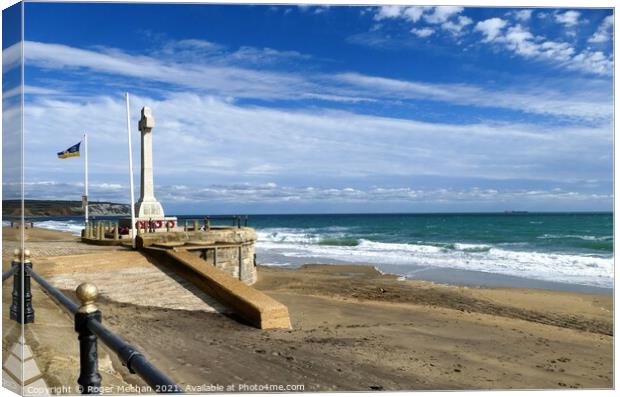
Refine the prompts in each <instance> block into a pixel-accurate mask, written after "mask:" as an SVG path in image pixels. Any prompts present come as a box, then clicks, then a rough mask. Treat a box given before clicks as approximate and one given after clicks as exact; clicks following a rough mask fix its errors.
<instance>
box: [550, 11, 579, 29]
mask: <svg viewBox="0 0 620 397" xmlns="http://www.w3.org/2000/svg"><path fill="white" fill-rule="evenodd" d="M554 16H555V21H556V22H558V23H560V24H562V25H564V26H566V27H567V28H570V27H573V26H576V25H577V24H578V23H579V16H581V13H580V12H578V11H572V10H571V11H566V12H564V13H556V14H555V15H554Z"/></svg>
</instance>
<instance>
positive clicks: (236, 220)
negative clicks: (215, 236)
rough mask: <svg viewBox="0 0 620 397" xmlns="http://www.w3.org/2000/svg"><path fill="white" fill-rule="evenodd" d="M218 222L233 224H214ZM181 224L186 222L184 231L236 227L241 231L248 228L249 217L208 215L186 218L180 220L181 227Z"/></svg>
mask: <svg viewBox="0 0 620 397" xmlns="http://www.w3.org/2000/svg"><path fill="white" fill-rule="evenodd" d="M217 221H232V224H230V225H226V224H224V225H223V224H214V222H217ZM181 222H185V225H184V227H183V230H184V231H186V232H187V231H199V230H201V231H205V230H209V229H211V228H217V227H231V226H232V227H236V228H238V229H240V228H241V227H242V226H243V227H247V226H248V216H247V215H207V216H205V217H203V218H184V219H179V225H181Z"/></svg>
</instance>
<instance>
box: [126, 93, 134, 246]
mask: <svg viewBox="0 0 620 397" xmlns="http://www.w3.org/2000/svg"><path fill="white" fill-rule="evenodd" d="M125 99H126V102H127V147H128V149H129V196H130V200H131V202H130V203H129V205H130V207H131V227H130V229H129V235H130V236H131V246H132V247H133V248H136V210H135V208H134V196H133V160H132V158H131V120H130V117H129V93H128V92H126V93H125Z"/></svg>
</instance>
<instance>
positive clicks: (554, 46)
mask: <svg viewBox="0 0 620 397" xmlns="http://www.w3.org/2000/svg"><path fill="white" fill-rule="evenodd" d="M494 42H497V43H503V44H504V45H505V46H506V48H507V49H508V50H510V51H512V52H514V53H516V54H518V55H520V56H523V57H525V58H532V59H539V60H545V61H551V62H552V63H553V64H554V65H556V66H557V67H563V68H566V69H570V70H575V71H579V72H583V73H587V74H598V75H603V76H609V75H611V74H612V71H613V60H612V58H611V56H607V55H605V54H604V53H603V52H601V51H592V50H591V49H585V50H583V51H582V52H580V53H577V51H576V50H575V48H574V47H573V46H572V44H569V43H566V42H558V41H552V40H547V39H546V38H544V37H542V36H534V35H533V34H532V33H531V32H530V31H529V30H528V29H526V28H524V27H523V26H521V25H516V26H511V27H509V28H508V29H507V31H506V33H505V34H504V35H502V36H497V37H496V38H495V39H494Z"/></svg>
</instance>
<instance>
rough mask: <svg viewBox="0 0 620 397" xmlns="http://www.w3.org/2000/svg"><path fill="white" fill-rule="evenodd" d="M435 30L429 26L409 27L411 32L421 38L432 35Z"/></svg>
mask: <svg viewBox="0 0 620 397" xmlns="http://www.w3.org/2000/svg"><path fill="white" fill-rule="evenodd" d="M434 32H435V30H433V29H431V28H419V29H416V28H413V29H411V33H413V34H415V35H416V36H418V37H421V38H425V37H428V36H430V35H432V34H433V33H434Z"/></svg>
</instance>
